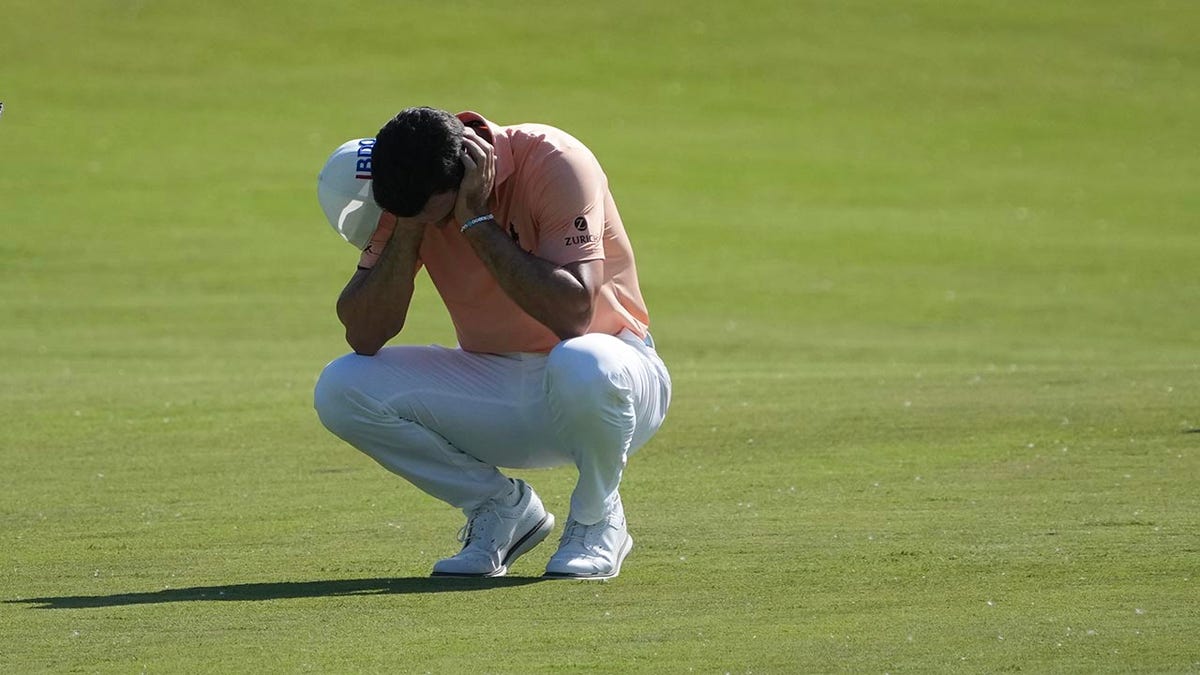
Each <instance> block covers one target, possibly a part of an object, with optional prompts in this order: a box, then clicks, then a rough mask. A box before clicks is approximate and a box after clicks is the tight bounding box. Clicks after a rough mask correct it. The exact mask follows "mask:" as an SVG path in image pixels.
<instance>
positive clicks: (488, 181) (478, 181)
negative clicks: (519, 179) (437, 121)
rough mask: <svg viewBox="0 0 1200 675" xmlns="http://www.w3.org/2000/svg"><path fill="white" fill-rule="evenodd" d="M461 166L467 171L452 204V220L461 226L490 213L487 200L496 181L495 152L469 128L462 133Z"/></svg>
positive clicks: (490, 145)
mask: <svg viewBox="0 0 1200 675" xmlns="http://www.w3.org/2000/svg"><path fill="white" fill-rule="evenodd" d="M463 167H464V168H465V169H466V170H465V171H464V172H463V179H462V183H461V184H459V187H458V199H457V201H455V203H454V219H455V220H457V221H458V222H460V223H465V222H467V221H468V220H470V219H472V218H474V217H476V216H482V215H484V214H487V213H491V211H492V209H491V207H490V206H489V205H488V198H489V197H491V194H492V186H493V184H494V183H495V181H496V152H495V150H494V149H493V148H492V144H491V143H488V142H487V141H486V140H484V139H483V137H482V136H480V135H479V134H477V133H475V130H474V129H472V128H471V127H467V128H466V129H464V130H463Z"/></svg>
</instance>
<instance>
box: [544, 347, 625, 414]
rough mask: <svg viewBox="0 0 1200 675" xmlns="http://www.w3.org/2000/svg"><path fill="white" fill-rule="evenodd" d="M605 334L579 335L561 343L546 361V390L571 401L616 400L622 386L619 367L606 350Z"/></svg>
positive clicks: (621, 390)
mask: <svg viewBox="0 0 1200 675" xmlns="http://www.w3.org/2000/svg"><path fill="white" fill-rule="evenodd" d="M604 338H608V339H610V340H611V339H613V338H612V337H611V336H608V335H595V334H591V335H582V336H580V337H577V338H572V339H570V340H564V341H563V342H560V343H559V344H558V345H557V346H556V347H555V348H554V349H552V350H551V351H550V354H549V356H548V357H547V358H546V388H547V390H548V391H549V392H550V393H551V394H553V395H556V396H563V397H569V398H571V399H573V400H592V401H607V400H611V399H612V398H618V397H620V396H621V394H622V392H623V391H624V390H625V389H626V387H623V386H622V384H621V383H622V371H621V369H620V364H618V363H615V362H614V360H613V359H612V358H611V356H610V355H609V354H608V353H607V351H606V350H605V347H606V345H605V344H604V342H605V340H604Z"/></svg>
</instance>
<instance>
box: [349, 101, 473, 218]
mask: <svg viewBox="0 0 1200 675" xmlns="http://www.w3.org/2000/svg"><path fill="white" fill-rule="evenodd" d="M462 137H463V124H462V122H460V121H459V119H458V118H457V117H455V116H454V115H451V114H450V113H448V112H446V111H445V110H437V109H435V108H424V107H422V108H406V109H405V110H401V111H400V112H399V113H397V114H396V116H395V117H393V118H392V119H391V120H389V121H388V123H387V124H385V125H383V128H382V129H380V130H379V134H378V135H377V136H376V137H375V147H374V148H373V149H372V150H371V171H372V173H373V174H374V176H373V179H374V193H375V203H376V204H378V205H379V208H381V209H383V210H385V211H389V212H391V213H393V214H395V215H397V216H402V217H408V216H415V215H417V214H418V213H420V212H421V209H423V208H425V202H427V201H429V197H430V196H432V195H434V194H437V193H439V192H446V191H447V190H456V189H458V185H459V183H461V182H462V177H463V163H462V142H463V140H462Z"/></svg>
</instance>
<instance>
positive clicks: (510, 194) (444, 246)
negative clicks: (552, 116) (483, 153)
mask: <svg viewBox="0 0 1200 675" xmlns="http://www.w3.org/2000/svg"><path fill="white" fill-rule="evenodd" d="M458 118H459V119H460V120H462V122H463V124H466V125H467V126H470V127H472V128H474V129H475V130H476V131H477V132H479V133H480V135H482V136H484V137H485V138H487V139H488V140H490V141H491V142H492V145H493V147H494V148H495V153H496V181H495V187H494V188H493V190H492V196H491V206H492V213H494V214H495V216H496V226H499V227H501V228H503V229H504V231H505V232H507V233H508V235H509V236H510V237H512V239H513V241H514V242H515V243H516V245H517V246H520V247H521V248H522V249H523V250H525V251H528V252H529V253H532V254H533V255H535V256H537V257H539V258H544V259H546V260H549V261H550V262H553V263H556V264H558V265H565V264H567V263H572V262H583V261H587V260H603V261H604V280H603V283H602V284H601V286H600V292H599V294H598V297H597V298H596V307H595V314H594V316H593V317H592V323H591V326H590V327H589V328H588V332H589V333H607V334H609V335H616V334H617V333H619V332H621V331H622V330H623V329H626V328H628V329H629V330H631V331H633V333H635V334H636V335H637V336H638V337H645V336H646V330H647V327H648V326H649V323H650V317H649V315H648V313H647V312H646V303H645V302H644V301H643V300H642V293H641V290H640V289H639V287H638V277H637V269H636V267H635V266H634V259H633V249H632V248H631V247H630V244H629V237H628V236H626V233H625V227H624V225H622V223H621V216H620V214H618V213H617V205H616V203H615V202H614V201H613V197H612V193H611V192H610V191H609V189H608V177H607V176H605V174H604V171H603V170H602V169H601V168H600V163H599V162H598V161H597V160H596V157H595V156H594V155H593V154H592V153H591V151H590V150H588V149H587V148H586V147H585V146H584V145H583V144H582V143H580V142H579V141H578V140H576V139H575V138H573V137H572V136H571V135H569V134H567V133H566V132H564V131H562V130H560V129H556V128H554V127H551V126H546V125H543V124H515V125H512V126H499V125H495V124H492V123H491V122H489V121H487V120H485V119H484V118H483V117H482V116H480V115H479V114H477V113H474V112H463V113H459V114H458ZM394 226H395V220H394V219H392V218H389V217H388V214H386V213H385V214H384V216H383V218H381V219H380V225H379V228H378V229H377V230H376V232H375V235H374V236H373V237H372V239H371V243H370V244H369V245H368V246H367V248H366V249H365V250H364V252H363V255H362V258H361V259H360V261H359V266H360V267H364V268H369V267H372V266H373V265H374V264H375V262H376V261H377V260H378V259H379V255H378V252H381V251H382V250H383V247H384V246H385V245H386V244H387V241H388V239H389V238H390V237H391V234H392V230H393V229H394ZM484 226H487V227H493V225H490V224H485V225H484ZM418 255H419V260H418V265H421V266H424V267H425V269H426V270H427V271H428V272H429V277H430V278H431V279H432V280H433V284H434V286H435V287H436V288H437V291H438V294H439V295H441V297H442V301H443V302H445V303H446V309H447V310H448V311H449V313H450V319H451V320H452V321H453V322H454V328H455V331H456V332H457V334H458V343H459V345H460V346H461V347H462V348H463V349H464V350H467V351H472V352H489V353H496V354H503V353H511V352H548V351H550V350H551V349H552V348H553V347H554V345H556V344H558V342H559V339H558V337H557V336H556V335H555V334H554V333H553V332H551V331H550V329H548V328H546V327H545V326H544V325H542V324H541V323H539V322H538V321H537V320H535V319H534V318H533V317H531V316H529V315H528V314H526V313H525V311H524V310H522V309H521V308H520V307H518V306H517V304H516V303H515V302H513V301H512V299H510V298H509V297H508V295H506V294H505V293H504V291H503V290H502V289H501V288H500V284H499V283H498V282H497V281H496V279H495V277H493V276H492V274H491V272H489V271H488V269H487V267H485V266H484V264H483V262H482V261H480V260H479V257H478V256H476V255H475V251H474V250H473V249H472V248H471V244H470V242H468V241H467V240H466V237H465V236H464V235H463V234H462V233H460V232H459V230H458V227H456V226H454V225H453V224H452V225H447V226H446V227H440V228H439V227H436V226H433V225H430V226H429V227H428V228H427V229H426V230H425V238H424V239H423V240H422V242H421V250H420V252H419V254H418Z"/></svg>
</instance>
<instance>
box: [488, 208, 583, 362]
mask: <svg viewBox="0 0 1200 675" xmlns="http://www.w3.org/2000/svg"><path fill="white" fill-rule="evenodd" d="M466 236H467V240H468V241H469V242H471V247H472V248H473V249H475V254H476V255H477V256H479V259H480V260H482V261H483V264H484V265H485V266H487V268H488V270H489V271H490V272H491V273H492V276H494V277H495V278H496V281H497V282H498V283H499V284H500V288H501V289H503V290H504V292H505V293H506V294H507V295H508V297H510V298H512V299H513V301H514V302H516V303H517V305H518V306H519V307H520V308H521V309H523V310H525V313H526V314H528V315H530V316H532V317H533V318H534V319H537V320H538V321H539V322H540V323H541V324H542V325H544V326H546V327H547V328H549V329H550V330H551V331H552V332H553V333H554V334H555V335H557V336H558V337H559V338H560V339H563V340H566V339H569V338H573V337H578V336H580V335H583V334H584V333H586V332H587V329H588V326H589V325H590V324H591V322H592V311H593V306H594V298H593V297H592V293H591V291H589V290H588V287H587V285H585V284H584V283H583V281H582V280H581V279H580V278H578V277H577V276H576V275H574V274H572V273H571V271H569V270H567V269H565V268H563V267H560V266H558V265H555V264H554V263H552V262H550V261H548V260H544V259H542V258H539V257H537V256H535V255H532V254H530V253H527V252H525V251H523V250H522V249H521V248H520V247H519V246H517V245H516V244H515V243H514V242H513V240H512V239H511V238H509V236H508V235H506V234H504V232H503V231H501V230H500V228H499V227H497V226H496V225H495V224H493V223H483V224H480V225H476V226H474V227H471V228H469V229H468V230H467V231H466Z"/></svg>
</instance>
